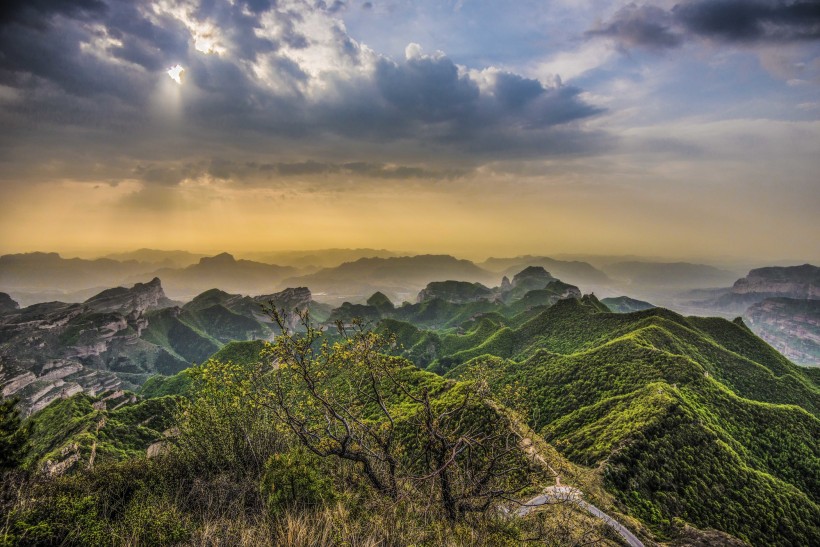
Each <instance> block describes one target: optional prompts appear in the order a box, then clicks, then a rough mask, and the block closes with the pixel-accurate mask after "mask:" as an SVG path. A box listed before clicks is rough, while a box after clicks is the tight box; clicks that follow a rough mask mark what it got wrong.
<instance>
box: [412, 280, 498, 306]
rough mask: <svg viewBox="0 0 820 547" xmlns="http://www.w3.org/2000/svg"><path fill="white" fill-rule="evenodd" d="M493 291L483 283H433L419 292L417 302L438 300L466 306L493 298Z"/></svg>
mask: <svg viewBox="0 0 820 547" xmlns="http://www.w3.org/2000/svg"><path fill="white" fill-rule="evenodd" d="M492 296H493V291H492V290H491V289H488V288H487V287H485V286H484V285H482V284H481V283H470V282H468V281H433V282H432V283H428V284H427V286H426V287H425V288H424V289H422V290H421V292H419V295H418V296H417V297H416V301H417V302H419V303H422V302H428V301H430V300H434V299H436V298H438V299H441V300H444V301H445V302H451V303H453V304H466V303H467V302H477V301H479V300H488V299H490V298H492Z"/></svg>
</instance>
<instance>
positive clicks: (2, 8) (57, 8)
mask: <svg viewBox="0 0 820 547" xmlns="http://www.w3.org/2000/svg"><path fill="white" fill-rule="evenodd" d="M106 8H107V6H106V4H105V2H103V1H102V0H4V1H3V2H2V3H0V27H4V26H6V25H11V24H21V25H25V26H31V27H34V28H38V29H41V30H44V29H45V28H47V27H48V26H49V24H50V23H51V21H52V19H53V18H54V17H55V16H57V15H61V16H64V17H77V18H89V17H94V16H98V15H99V14H101V13H103V12H105V10H106Z"/></svg>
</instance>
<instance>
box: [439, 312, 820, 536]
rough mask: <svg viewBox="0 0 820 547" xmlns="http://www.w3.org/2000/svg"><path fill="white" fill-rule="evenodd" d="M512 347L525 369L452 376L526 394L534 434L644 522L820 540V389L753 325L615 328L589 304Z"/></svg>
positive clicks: (667, 317)
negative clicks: (484, 377)
mask: <svg viewBox="0 0 820 547" xmlns="http://www.w3.org/2000/svg"><path fill="white" fill-rule="evenodd" d="M501 332H504V331H503V330H502V331H498V332H497V333H495V334H494V335H493V337H497V336H499V334H500V333H501ZM506 337H507V339H508V345H507V346H506V347H507V348H508V349H507V355H506V356H508V357H515V358H517V359H518V360H514V359H507V360H499V359H488V358H477V359H474V360H473V361H472V362H470V363H467V364H465V365H461V366H460V367H458V368H456V369H454V370H453V371H452V372H451V373H450V376H452V377H463V376H465V375H470V374H473V373H474V372H475V370H476V369H477V368H478V369H481V368H489V369H490V370H491V373H492V374H493V378H494V380H493V382H492V386H493V388H494V389H495V390H496V391H497V392H498V393H501V392H502V391H503V390H504V389H509V388H510V387H516V386H525V387H526V393H527V401H528V403H529V405H530V407H531V409H532V420H533V426H534V427H535V428H536V429H537V430H539V431H541V433H542V434H543V436H544V438H545V439H546V440H547V441H548V442H550V443H552V444H554V446H556V448H558V449H559V451H561V453H562V454H564V455H565V456H567V457H569V458H570V460H572V461H574V462H576V463H579V464H583V465H587V466H593V467H598V466H600V467H602V469H603V471H604V476H605V477H606V484H607V485H608V487H609V488H610V489H611V491H612V492H613V493H615V494H616V496H617V497H618V498H619V499H620V500H621V502H622V503H624V505H625V506H626V507H628V508H629V510H630V512H632V513H633V514H634V515H636V516H638V517H640V518H641V519H642V520H644V521H645V522H648V523H651V524H654V525H656V526H661V527H662V526H665V525H667V524H668V523H669V522H671V519H672V518H675V517H677V518H683V519H685V520H687V521H689V522H693V523H694V524H696V525H698V526H700V527H714V528H717V529H720V530H724V531H726V532H729V533H731V534H733V535H736V536H738V537H740V538H742V539H745V540H747V541H750V542H752V543H753V544H781V545H789V544H793V545H798V544H799V545H803V544H810V543H812V541H813V540H816V538H817V537H820V536H818V534H820V529H819V528H818V522H820V506H819V505H818V502H820V497H819V496H818V492H820V447H819V446H818V444H817V442H816V439H818V438H820V419H818V415H820V389H818V387H817V384H816V383H814V381H813V380H812V379H811V378H809V377H808V376H807V375H806V374H805V373H804V371H803V370H802V369H800V368H799V367H797V366H795V365H794V364H792V363H790V362H789V361H787V360H786V359H784V358H782V357H780V356H779V354H777V353H776V352H775V351H773V350H772V349H771V348H769V347H768V346H766V344H765V343H763V342H762V341H760V340H759V339H758V338H756V337H755V336H754V335H753V334H752V333H751V332H750V331H749V330H748V329H747V328H746V327H745V326H743V325H742V324H740V323H732V322H729V321H725V320H720V319H701V318H684V317H682V316H679V315H677V314H674V313H672V312H669V311H668V310H661V309H653V310H647V311H644V312H636V313H631V314H613V313H608V312H605V311H602V310H601V309H600V304H598V303H597V301H595V300H594V298H585V299H584V300H583V301H578V300H576V301H561V302H559V303H558V304H556V305H555V306H553V307H552V308H549V309H548V310H546V311H545V312H543V313H542V314H540V315H539V316H537V317H535V318H533V319H531V320H530V321H528V322H527V323H525V324H524V325H522V326H521V327H519V328H518V329H515V330H509V333H508V334H507V335H506ZM492 339H493V338H490V339H488V340H487V341H485V343H484V345H486V344H487V342H488V341H489V340H492ZM480 347H481V346H479V348H480ZM496 347H498V345H497V346H496ZM488 349H495V348H488ZM487 353H492V352H491V351H488V352H487ZM527 355H529V357H526V356H527Z"/></svg>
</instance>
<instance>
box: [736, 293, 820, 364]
mask: <svg viewBox="0 0 820 547" xmlns="http://www.w3.org/2000/svg"><path fill="white" fill-rule="evenodd" d="M743 319H744V320H745V322H746V324H747V325H749V328H751V329H752V331H754V333H755V334H757V335H758V336H760V337H761V338H763V339H764V340H765V341H766V342H768V343H769V344H771V346H772V347H774V348H775V349H776V350H777V351H779V352H780V353H782V354H783V355H785V356H786V357H788V358H789V359H791V360H792V361H794V362H795V363H798V364H801V365H806V366H815V367H816V366H820V300H810V299H805V300H797V299H793V298H767V299H765V300H763V301H762V302H759V303H757V304H755V305H753V306H750V307H749V309H747V310H746V312H745V313H744V314H743Z"/></svg>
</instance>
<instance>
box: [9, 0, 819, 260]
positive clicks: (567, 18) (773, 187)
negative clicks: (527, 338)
mask: <svg viewBox="0 0 820 547" xmlns="http://www.w3.org/2000/svg"><path fill="white" fill-rule="evenodd" d="M0 127H2V130H0V253H12V252H27V251H34V250H40V251H58V252H61V253H63V254H64V255H66V256H71V255H72V254H85V255H88V254H93V253H104V252H111V251H119V250H131V249H136V248H140V247H151V248H160V249H175V248H185V249H188V250H191V251H203V252H210V251H220V250H229V251H234V252H242V251H263V250H264V251H268V250H270V251H273V250H289V249H319V248H330V247H373V248H390V249H401V250H408V251H412V252H432V253H452V254H456V255H459V256H466V257H476V258H478V257H486V256H493V255H494V256H513V255H519V254H524V253H530V254H535V253H538V254H541V253H543V254H561V253H576V254H579V253H591V254H595V253H597V254H619V253H623V254H644V255H652V256H661V257H670V258H674V257H700V258H710V257H712V258H714V257H743V258H750V259H755V260H761V261H765V260H771V261H776V260H778V259H786V258H788V259H798V260H806V261H814V262H815V263H816V262H817V261H818V260H820V214H818V211H820V1H818V0H675V1H663V0H650V1H647V2H626V1H620V0H617V1H613V0H608V1H605V0H556V1H546V0H541V1H531V0H516V1H515V2H502V1H489V0H484V1H481V0H458V1H453V0H437V1H434V0H385V1H378V0H373V1H359V0H348V1H340V0H337V1H321V0H319V1H314V0H233V1H228V0H223V1H220V0H181V1H172V0H162V1H155V2H147V1H139V0H136V1H135V0H6V2H4V3H3V4H2V7H0Z"/></svg>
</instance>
